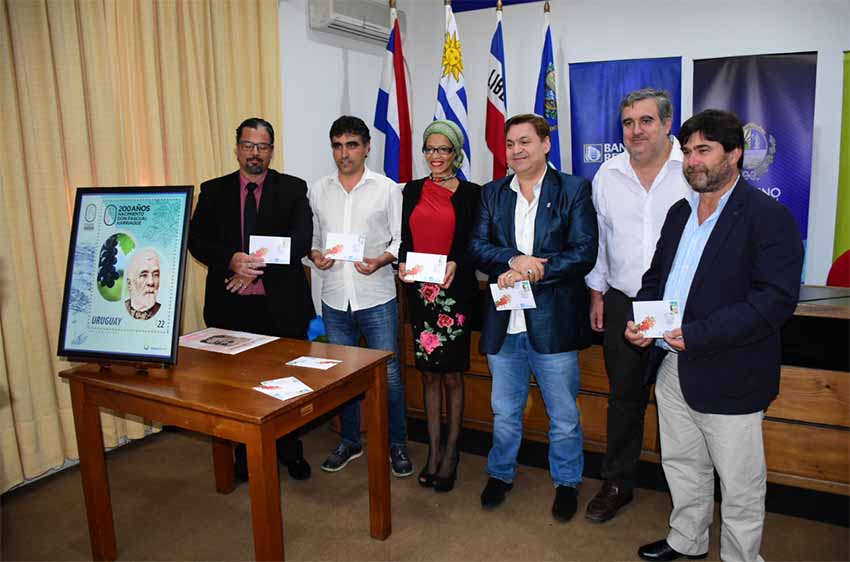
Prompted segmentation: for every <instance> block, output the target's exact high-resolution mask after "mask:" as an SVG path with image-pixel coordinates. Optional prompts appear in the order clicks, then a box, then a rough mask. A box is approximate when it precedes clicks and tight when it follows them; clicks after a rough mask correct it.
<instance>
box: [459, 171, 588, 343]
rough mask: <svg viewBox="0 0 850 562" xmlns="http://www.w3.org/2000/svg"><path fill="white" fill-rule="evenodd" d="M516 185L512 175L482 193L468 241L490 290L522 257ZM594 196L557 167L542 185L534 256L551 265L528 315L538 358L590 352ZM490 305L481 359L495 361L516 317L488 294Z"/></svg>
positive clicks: (583, 182) (537, 287) (582, 182)
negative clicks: (587, 282)
mask: <svg viewBox="0 0 850 562" xmlns="http://www.w3.org/2000/svg"><path fill="white" fill-rule="evenodd" d="M512 179H513V176H512V175H511V176H508V177H506V178H503V179H500V180H496V181H493V182H490V183H488V184H487V185H485V186H484V188H483V189H482V190H481V207H480V210H479V214H478V220H477V221H476V223H475V228H474V229H473V231H472V237H471V239H470V242H469V253H470V257H471V258H472V260H473V261H474V262H475V265H476V267H477V268H478V269H479V270H480V271H482V272H484V273H486V274H487V275H488V277H489V282H490V283H495V282H496V280H497V278H498V277H499V275H500V274H502V273H504V272H505V271H507V270H508V260H509V259H510V258H512V257H513V256H518V255H521V254H522V252H520V251H519V250H517V246H516V232H515V230H514V211H515V209H516V200H517V193H516V192H514V191H513V190H512V189H511V188H510V183H511V180H512ZM590 194H591V188H590V183H589V182H588V181H587V180H586V179H584V178H581V177H577V176H570V175H568V174H562V173H560V172H557V171H555V170H553V169H551V168H550V169H549V171H548V172H546V176H545V177H544V178H543V185H542V186H541V189H540V201H539V206H538V208H537V218H536V220H535V223H534V249H533V252H532V254H533V255H534V256H535V257H538V258H548V259H549V261H548V262H546V265H545V275H544V276H543V279H542V280H540V281H539V282H538V283H534V284H533V285H532V288H533V291H534V299H535V302H536V303H537V308H534V309H531V310H525V311H523V312H524V313H525V323H526V327H527V329H528V338H529V341H530V342H531V345H532V347H533V348H534V350H535V351H537V352H539V353H562V352H565V351H573V350H576V349H582V348H585V347H587V346H589V345H590V339H591V330H590V321H589V316H588V304H589V297H588V292H587V287H586V286H585V284H584V276H585V275H587V274H588V273H589V272H590V270H591V269H593V266H594V264H595V263H596V252H597V249H598V237H599V232H598V230H597V224H596V211H595V210H594V208H593V202H592V200H591V196H590ZM484 300H485V302H486V304H485V308H484V321H483V326H482V328H481V343H480V346H479V347H480V351H481V353H489V354H494V353H498V352H499V350H500V349H501V348H502V343H503V342H504V340H505V334H506V333H507V328H508V320H509V319H510V311H502V312H499V311H497V310H496V307H495V305H494V304H493V299H492V298H489V292H488V295H487V297H486V298H485V299H484Z"/></svg>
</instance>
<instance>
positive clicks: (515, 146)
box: [469, 115, 598, 521]
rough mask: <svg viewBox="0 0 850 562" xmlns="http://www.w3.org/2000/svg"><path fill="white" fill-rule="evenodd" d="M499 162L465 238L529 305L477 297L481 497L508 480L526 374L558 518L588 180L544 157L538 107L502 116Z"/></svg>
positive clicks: (480, 260) (584, 340)
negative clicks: (482, 407) (483, 454)
mask: <svg viewBox="0 0 850 562" xmlns="http://www.w3.org/2000/svg"><path fill="white" fill-rule="evenodd" d="M505 134H506V145H507V160H508V164H509V165H510V167H511V168H512V169H513V171H514V172H515V175H511V176H508V177H506V178H504V179H500V180H496V181H493V182H491V183H489V184H487V185H486V186H485V187H484V189H483V190H482V193H481V209H480V214H479V216H478V220H477V221H476V224H475V227H474V230H473V232H472V236H471V239H470V243H469V251H470V256H471V258H472V260H473V261H474V262H475V265H476V267H478V269H479V270H481V271H482V272H484V273H486V274H487V275H488V276H489V281H490V283H497V284H498V285H499V287H502V288H504V287H513V286H514V284H515V283H518V282H520V281H529V282H531V284H532V285H531V286H532V292H533V294H534V300H535V302H536V305H537V307H536V308H534V309H530V310H512V311H497V310H496V308H495V305H494V303H493V300H492V299H487V303H488V304H487V305H486V308H485V311H484V322H483V326H482V329H481V343H480V349H481V353H484V354H486V355H487V362H488V364H489V367H490V372H491V374H492V377H493V389H492V395H491V405H492V408H493V447H492V448H491V449H490V454H489V455H488V457H487V473H488V474H489V475H490V478H489V480H488V481H487V485H486V487H485V488H484V491H483V492H482V493H481V504H482V506H484V507H485V508H491V507H495V506H497V505H499V504H500V503H502V501H504V499H505V495H506V493H507V492H508V491H509V490H510V489H511V488H512V487H513V480H514V476H515V475H516V456H517V452H518V450H519V445H520V442H521V440H522V420H523V414H524V412H525V406H526V400H527V397H528V390H529V376H530V372H531V371H533V372H534V377H535V380H536V381H537V384H538V386H539V387H540V391H541V393H542V394H543V399H544V401H545V403H546V413H547V414H548V416H549V424H550V425H549V469H550V472H551V475H552V480H553V481H554V483H555V486H556V492H555V500H554V502H553V504H552V514H553V515H554V517H555V519H557V520H558V521H568V520H569V519H570V518H572V516H573V515H574V514H575V511H576V486H578V484H579V483H580V482H581V474H582V468H583V466H584V453H583V451H582V432H581V421H580V420H579V412H578V408H577V407H576V394H577V393H578V386H579V372H578V350H579V349H581V348H584V347H587V346H588V345H590V337H591V333H590V324H589V322H588V304H589V297H588V294H587V288H586V287H585V284H584V276H585V275H587V273H589V272H590V270H591V269H593V265H594V263H595V262H596V252H597V247H598V231H597V223H596V212H595V211H594V209H593V203H592V201H591V189H590V184H589V183H588V182H587V180H585V179H584V178H579V177H574V176H570V175H567V174H562V173H560V172H558V171H556V170H554V169H551V168H550V167H549V165H548V161H547V160H548V154H549V150H550V148H551V143H550V138H549V125H548V123H547V122H546V120H545V119H543V118H542V117H540V116H538V115H517V116H514V117H512V118H510V119H509V120H508V121H507V123H505Z"/></svg>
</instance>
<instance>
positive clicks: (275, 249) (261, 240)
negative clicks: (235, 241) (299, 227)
mask: <svg viewBox="0 0 850 562" xmlns="http://www.w3.org/2000/svg"><path fill="white" fill-rule="evenodd" d="M291 245H292V239H291V238H289V237H288V236H253V235H252V236H251V239H250V242H249V243H248V252H249V253H251V254H256V255H257V256H259V257H261V258H263V259H264V260H265V261H266V263H274V264H288V263H289V254H290V247H291Z"/></svg>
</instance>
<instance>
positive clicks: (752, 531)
mask: <svg viewBox="0 0 850 562" xmlns="http://www.w3.org/2000/svg"><path fill="white" fill-rule="evenodd" d="M679 141H680V143H681V145H682V152H683V154H684V161H683V173H684V175H685V179H686V180H687V181H688V184H690V186H691V189H692V190H693V192H692V193H691V194H689V196H688V197H686V198H684V199H682V200H681V201H679V202H678V203H676V204H675V205H673V207H671V208H670V211H669V212H668V214H667V219H666V220H665V222H664V226H663V227H662V229H661V237H660V238H659V240H658V245H657V247H656V250H655V255H654V257H653V259H652V264H651V265H650V268H649V270H647V272H646V273H645V274H644V276H643V282H642V287H641V290H640V292H639V293H638V294H637V297H636V299H635V300H637V301H652V300H662V299H663V300H671V299H672V300H677V301H678V303H679V310H680V313H681V314H682V326H681V328H676V329H674V330H671V331H669V332H667V333H666V334H665V335H664V337H663V339H657V340H651V339H649V338H645V337H644V335H643V333H642V332H640V331H639V329H638V328H637V326H636V325H635V323H634V322H632V321H629V322H628V324H627V327H626V332H625V336H626V338H627V339H628V340H629V341H630V342H632V343H633V344H635V345H638V346H644V347H645V346H648V345H651V344H654V345H653V346H652V348H651V351H650V354H651V356H650V360H649V361H650V368H649V369H648V370H647V379H648V381H651V380H652V379H656V378H657V379H656V385H655V398H656V402H657V404H658V420H659V432H660V438H661V461H662V466H663V468H664V474H665V476H666V477H667V483H668V485H669V487H670V494H671V496H672V499H673V512H672V514H671V516H670V527H671V529H670V532H669V534H668V535H667V538H666V539H662V540H660V541H657V542H654V543H650V544H647V545H644V546H642V547H641V548H640V549H639V550H638V555H639V556H640V557H641V558H642V559H644V560H675V559H676V558H679V557H681V556H685V557H687V558H692V559H696V558H705V556H706V555H707V554H708V537H709V526H710V525H711V520H712V516H713V514H714V470H715V469H716V470H717V473H718V475H719V476H720V485H721V491H722V496H723V501H722V505H721V513H722V519H723V524H722V527H721V535H720V558H721V559H722V560H724V561H727V562H732V561H750V562H751V561H754V560H761V556H760V555H759V549H760V547H761V536H762V528H763V524H764V498H765V493H766V489H767V486H766V482H767V469H766V466H765V459H764V444H763V441H762V418H763V416H764V410H765V409H766V408H767V407H768V405H769V404H770V402H771V401H772V400H773V399H774V398H775V397H776V395H777V393H778V392H779V369H780V360H781V355H782V353H781V346H780V340H779V333H780V330H781V328H782V325H783V324H784V323H785V322H786V321H787V320H788V318H790V317H791V315H792V314H793V312H794V308H795V307H796V304H797V298H798V295H799V288H800V276H801V272H802V267H803V246H802V242H801V240H800V230H799V227H798V225H797V223H796V221H795V220H794V218H793V216H792V215H791V213H790V212H789V211H788V209H786V208H785V207H784V206H783V205H781V204H780V203H778V202H777V201H775V200H773V199H772V198H770V197H769V196H767V195H765V194H764V193H762V192H761V191H759V190H758V189H756V188H754V187H752V186H751V185H749V184H748V183H747V182H746V181H744V180H743V179H741V176H740V169H741V167H742V163H743V154H744V132H743V127H742V126H741V121H740V120H739V119H738V118H737V117H736V116H735V115H734V114H732V113H728V112H725V111H718V110H711V109H709V110H706V111H703V112H701V113H698V114H697V115H694V116H693V117H691V118H690V119H688V120H687V121H686V122H685V123H684V124H683V125H682V128H681V130H680V132H679Z"/></svg>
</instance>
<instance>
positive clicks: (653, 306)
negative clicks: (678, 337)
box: [632, 300, 682, 338]
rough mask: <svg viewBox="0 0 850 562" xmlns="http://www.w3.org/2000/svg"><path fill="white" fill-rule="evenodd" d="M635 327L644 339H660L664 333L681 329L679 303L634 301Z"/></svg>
mask: <svg viewBox="0 0 850 562" xmlns="http://www.w3.org/2000/svg"><path fill="white" fill-rule="evenodd" d="M632 311H633V312H634V315H635V326H636V327H637V329H638V331H640V332H641V333H643V337H645V338H661V337H664V332H669V331H670V330H673V329H674V328H681V327H682V315H681V313H680V311H679V301H677V300H667V301H635V302H634V303H632Z"/></svg>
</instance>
